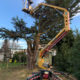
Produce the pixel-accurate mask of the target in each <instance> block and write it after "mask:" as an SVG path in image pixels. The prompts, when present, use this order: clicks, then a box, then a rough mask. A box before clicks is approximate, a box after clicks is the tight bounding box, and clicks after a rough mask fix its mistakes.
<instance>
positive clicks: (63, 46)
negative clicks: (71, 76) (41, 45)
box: [55, 31, 75, 73]
mask: <svg viewBox="0 0 80 80" xmlns="http://www.w3.org/2000/svg"><path fill="white" fill-rule="evenodd" d="M74 40H75V38H74V34H73V31H70V32H69V33H68V34H67V36H66V37H64V38H63V39H62V40H61V41H60V42H59V43H58V44H57V45H56V47H57V56H56V57H55V66H56V67H57V69H59V70H61V71H65V72H69V73H70V71H68V68H69V67H70V66H71V64H70V62H69V61H68V59H69V55H70V54H69V53H68V51H69V49H71V48H72V47H73V44H74Z"/></svg>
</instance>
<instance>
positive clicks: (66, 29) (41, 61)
mask: <svg viewBox="0 0 80 80" xmlns="http://www.w3.org/2000/svg"><path fill="white" fill-rule="evenodd" d="M27 3H28V8H26V5H27ZM32 3H33V2H32V0H26V2H25V8H23V11H24V12H26V13H29V14H31V15H32V14H34V13H35V12H36V11H37V10H38V9H39V8H40V6H47V7H50V8H53V9H56V10H60V11H63V14H62V15H63V17H64V28H63V29H62V30H60V32H59V33H58V34H57V35H56V36H55V37H54V38H53V39H52V40H51V41H50V42H49V43H48V44H47V45H46V46H45V47H44V48H43V49H41V51H40V52H39V57H38V66H39V67H40V68H42V69H44V70H49V67H46V66H45V65H44V64H45V61H44V59H43V57H45V55H46V52H48V51H49V50H50V49H51V48H52V47H54V46H55V45H56V44H57V43H58V42H59V41H60V40H61V39H62V38H63V37H64V36H65V35H66V34H67V33H68V32H69V30H70V22H69V12H68V10H67V9H65V8H62V7H58V6H54V5H50V4H46V3H40V4H39V5H38V6H37V7H36V8H34V9H33V8H32V6H31V4H32ZM27 80H30V79H27ZM36 80H37V79H36ZM38 80H39V79H38ZM53 80H54V79H53ZM56 80H57V79H56Z"/></svg>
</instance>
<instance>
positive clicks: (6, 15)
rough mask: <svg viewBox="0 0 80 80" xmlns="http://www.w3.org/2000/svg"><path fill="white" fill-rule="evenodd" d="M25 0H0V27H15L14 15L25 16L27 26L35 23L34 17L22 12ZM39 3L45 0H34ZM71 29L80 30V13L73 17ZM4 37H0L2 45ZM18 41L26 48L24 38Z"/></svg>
mask: <svg viewBox="0 0 80 80" xmlns="http://www.w3.org/2000/svg"><path fill="white" fill-rule="evenodd" d="M22 1H23V0H13V1H12V0H0V28H1V27H5V28H7V29H10V30H11V29H13V27H12V26H13V25H12V24H11V19H12V18H13V17H16V16H19V18H23V19H24V21H25V22H26V23H27V26H29V27H30V26H31V25H33V22H34V19H32V18H31V17H30V16H29V15H28V14H25V13H24V12H22V8H23V2H22ZM34 1H35V4H33V6H34V5H37V4H39V3H40V2H43V1H44V0H34ZM70 27H71V29H73V30H75V29H76V28H77V29H78V30H79V31H80V13H78V14H76V15H75V17H73V20H72V21H71V24H70ZM2 42H3V39H0V47H1V45H2ZM18 43H19V44H20V45H21V46H22V47H23V49H25V48H26V42H25V41H24V40H22V39H21V40H19V41H18Z"/></svg>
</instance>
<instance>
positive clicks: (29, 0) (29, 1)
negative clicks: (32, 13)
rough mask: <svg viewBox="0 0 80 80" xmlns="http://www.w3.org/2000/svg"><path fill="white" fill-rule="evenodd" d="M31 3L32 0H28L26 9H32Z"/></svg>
mask: <svg viewBox="0 0 80 80" xmlns="http://www.w3.org/2000/svg"><path fill="white" fill-rule="evenodd" d="M32 3H33V2H32V0H28V9H29V10H32V6H31V4H32Z"/></svg>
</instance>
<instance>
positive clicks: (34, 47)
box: [27, 34, 40, 69]
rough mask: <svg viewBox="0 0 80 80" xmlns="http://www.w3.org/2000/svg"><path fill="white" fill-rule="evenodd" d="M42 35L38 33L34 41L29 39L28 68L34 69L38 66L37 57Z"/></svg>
mask: <svg viewBox="0 0 80 80" xmlns="http://www.w3.org/2000/svg"><path fill="white" fill-rule="evenodd" d="M39 39H40V35H39V34H38V35H37V36H36V37H35V39H34V41H27V44H28V48H27V51H28V58H27V68H28V69H34V68H35V67H36V65H35V63H36V60H37V59H36V58H37V54H38V45H39Z"/></svg>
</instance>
